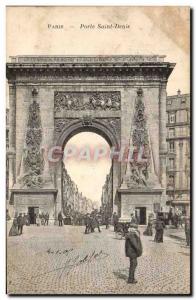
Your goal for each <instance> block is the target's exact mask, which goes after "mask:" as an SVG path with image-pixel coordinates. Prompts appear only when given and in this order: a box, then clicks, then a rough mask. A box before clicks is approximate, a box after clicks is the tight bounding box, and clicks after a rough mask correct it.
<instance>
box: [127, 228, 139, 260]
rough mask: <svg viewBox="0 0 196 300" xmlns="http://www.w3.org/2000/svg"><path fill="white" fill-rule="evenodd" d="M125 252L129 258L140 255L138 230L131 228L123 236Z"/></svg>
mask: <svg viewBox="0 0 196 300" xmlns="http://www.w3.org/2000/svg"><path fill="white" fill-rule="evenodd" d="M125 254H126V256H127V257H130V258H137V257H139V256H141V255H142V243H141V239H140V234H139V231H138V230H131V231H130V232H129V233H127V234H126V236H125Z"/></svg>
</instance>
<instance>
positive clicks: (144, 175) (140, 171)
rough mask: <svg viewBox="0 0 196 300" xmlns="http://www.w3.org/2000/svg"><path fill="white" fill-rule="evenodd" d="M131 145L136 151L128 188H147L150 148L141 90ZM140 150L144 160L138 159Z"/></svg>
mask: <svg viewBox="0 0 196 300" xmlns="http://www.w3.org/2000/svg"><path fill="white" fill-rule="evenodd" d="M131 143H132V145H133V147H134V151H133V159H132V161H131V162H128V167H127V168H128V170H127V176H126V183H127V186H128V187H129V188H142V187H147V186H148V185H149V166H150V147H149V138H148V131H147V124H146V115H145V106H144V103H143V91H142V89H141V88H140V89H138V91H137V97H136V100H135V112H134V117H133V123H132V136H131ZM140 150H142V157H141V158H142V160H139V159H138V158H139V151H140Z"/></svg>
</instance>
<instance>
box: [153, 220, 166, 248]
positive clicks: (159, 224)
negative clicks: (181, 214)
mask: <svg viewBox="0 0 196 300" xmlns="http://www.w3.org/2000/svg"><path fill="white" fill-rule="evenodd" d="M164 227H165V225H164V222H163V220H162V218H161V217H158V218H157V220H156V224H155V231H156V233H155V238H154V241H155V242H156V243H163V233H164Z"/></svg>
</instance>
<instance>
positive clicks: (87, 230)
mask: <svg viewBox="0 0 196 300" xmlns="http://www.w3.org/2000/svg"><path fill="white" fill-rule="evenodd" d="M84 225H85V226H86V227H85V232H84V233H85V234H88V233H89V231H90V216H89V214H86V216H85V218H84Z"/></svg>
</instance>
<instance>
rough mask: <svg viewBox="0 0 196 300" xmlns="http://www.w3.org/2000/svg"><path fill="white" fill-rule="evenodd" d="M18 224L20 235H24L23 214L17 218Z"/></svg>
mask: <svg viewBox="0 0 196 300" xmlns="http://www.w3.org/2000/svg"><path fill="white" fill-rule="evenodd" d="M17 224H18V233H19V234H22V230H23V226H24V218H23V216H22V214H21V213H20V214H19V216H18V217H17Z"/></svg>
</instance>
